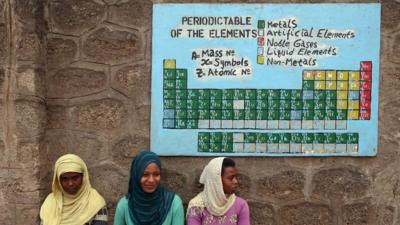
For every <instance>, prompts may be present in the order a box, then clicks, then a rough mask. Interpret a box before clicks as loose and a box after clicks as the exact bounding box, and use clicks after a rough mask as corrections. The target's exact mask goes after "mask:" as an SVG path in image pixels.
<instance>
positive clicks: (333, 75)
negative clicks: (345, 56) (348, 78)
mask: <svg viewBox="0 0 400 225" xmlns="http://www.w3.org/2000/svg"><path fill="white" fill-rule="evenodd" d="M326 80H336V70H328V71H326Z"/></svg>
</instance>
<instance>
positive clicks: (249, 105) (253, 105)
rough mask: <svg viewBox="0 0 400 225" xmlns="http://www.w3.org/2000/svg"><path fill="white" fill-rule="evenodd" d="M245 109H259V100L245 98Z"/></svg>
mask: <svg viewBox="0 0 400 225" xmlns="http://www.w3.org/2000/svg"><path fill="white" fill-rule="evenodd" d="M244 108H245V109H257V100H244Z"/></svg>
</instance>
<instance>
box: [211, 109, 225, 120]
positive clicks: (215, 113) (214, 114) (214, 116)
mask: <svg viewBox="0 0 400 225" xmlns="http://www.w3.org/2000/svg"><path fill="white" fill-rule="evenodd" d="M210 119H211V120H220V119H222V110H218V109H211V110H210Z"/></svg>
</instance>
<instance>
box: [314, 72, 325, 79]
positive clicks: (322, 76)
mask: <svg viewBox="0 0 400 225" xmlns="http://www.w3.org/2000/svg"><path fill="white" fill-rule="evenodd" d="M315 80H325V71H321V70H318V71H316V74H315Z"/></svg>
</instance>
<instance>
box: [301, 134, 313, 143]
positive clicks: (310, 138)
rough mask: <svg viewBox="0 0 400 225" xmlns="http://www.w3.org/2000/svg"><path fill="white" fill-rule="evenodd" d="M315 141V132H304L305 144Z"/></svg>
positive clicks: (303, 141)
mask: <svg viewBox="0 0 400 225" xmlns="http://www.w3.org/2000/svg"><path fill="white" fill-rule="evenodd" d="M313 142H314V134H313V133H303V140H302V143H303V144H311V143H313Z"/></svg>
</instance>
